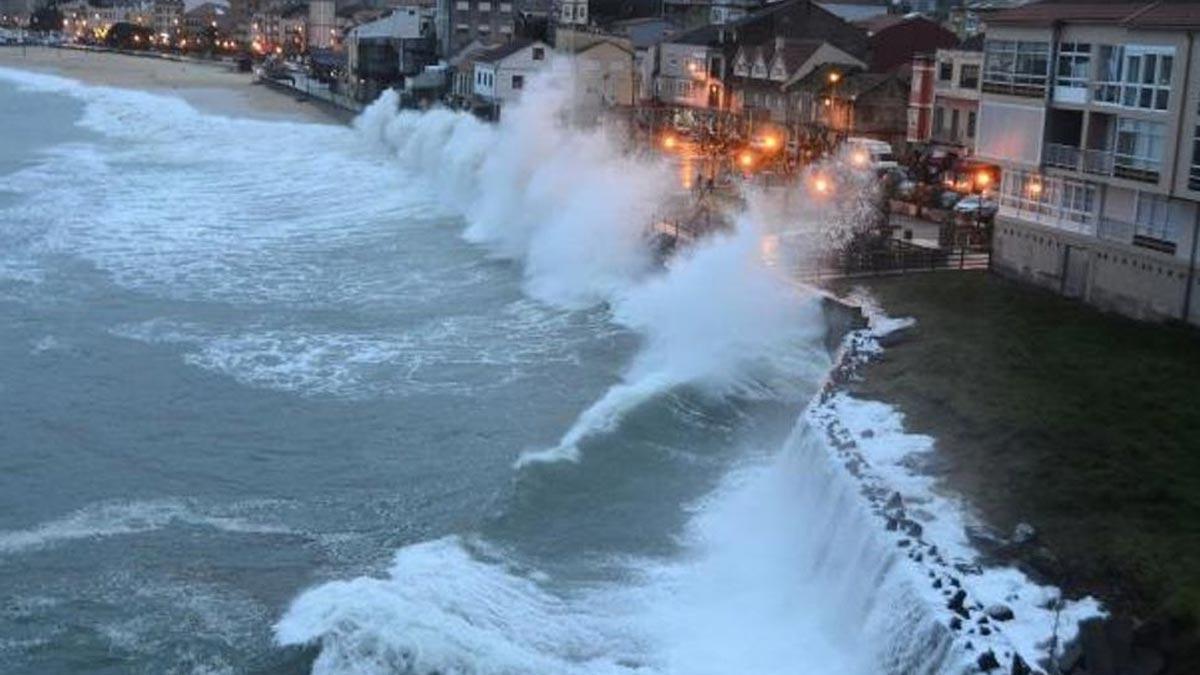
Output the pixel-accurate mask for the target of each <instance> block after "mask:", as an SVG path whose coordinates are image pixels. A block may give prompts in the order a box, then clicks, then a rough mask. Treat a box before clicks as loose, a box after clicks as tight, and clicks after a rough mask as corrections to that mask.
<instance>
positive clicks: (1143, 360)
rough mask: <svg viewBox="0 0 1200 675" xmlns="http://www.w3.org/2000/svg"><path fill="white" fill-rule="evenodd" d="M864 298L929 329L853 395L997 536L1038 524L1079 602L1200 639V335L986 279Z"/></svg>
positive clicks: (928, 277) (886, 283) (874, 285)
mask: <svg viewBox="0 0 1200 675" xmlns="http://www.w3.org/2000/svg"><path fill="white" fill-rule="evenodd" d="M851 285H858V286H863V287H865V288H867V289H868V290H869V291H870V292H871V293H872V295H874V297H875V298H877V299H878V300H879V301H880V303H881V304H882V305H883V307H884V308H885V309H886V311H887V312H888V313H889V314H890V315H892V316H912V317H915V318H916V319H917V325H916V327H915V328H914V329H912V333H911V335H910V336H909V338H908V339H905V340H903V341H901V342H900V343H899V344H896V345H894V346H893V347H891V348H889V349H888V350H886V351H885V353H884V355H883V356H882V358H881V359H880V360H879V361H877V362H875V363H873V364H872V365H870V366H868V369H867V370H866V372H865V377H864V381H863V382H861V383H859V384H857V385H855V391H856V393H857V394H859V395H862V396H864V397H867V398H873V399H877V400H883V401H887V402H890V403H893V404H896V405H898V406H899V407H900V409H901V410H902V411H904V412H905V413H906V416H907V425H908V427H909V428H910V429H911V430H913V431H918V432H922V433H928V434H930V435H932V436H934V437H935V438H936V439H937V444H938V447H939V450H940V452H939V458H940V459H941V460H942V461H944V462H945V464H944V471H945V476H944V478H945V481H946V482H947V484H948V485H949V486H950V487H951V488H953V489H955V490H958V491H961V492H962V493H964V494H966V495H968V497H969V500H970V501H971V503H972V504H974V505H975V506H976V507H978V508H979V510H980V512H981V513H982V515H983V516H984V517H985V519H987V520H988V521H989V522H990V523H992V524H993V525H995V526H996V527H999V528H1001V529H1003V530H1006V531H1011V528H1012V527H1013V526H1014V525H1015V524H1016V523H1018V522H1021V521H1025V522H1029V523H1032V524H1033V525H1034V526H1035V527H1036V528H1037V529H1038V532H1039V536H1040V538H1041V540H1042V541H1043V543H1044V544H1045V545H1046V546H1047V547H1048V548H1049V549H1050V550H1051V551H1052V552H1053V553H1054V554H1055V555H1056V556H1057V557H1058V558H1059V560H1060V561H1061V567H1062V575H1063V578H1062V579H1060V580H1058V581H1059V582H1060V583H1062V584H1063V585H1064V586H1066V587H1067V589H1068V590H1069V591H1073V592H1076V593H1084V592H1087V593H1094V594H1096V595H1098V596H1099V597H1101V598H1103V599H1104V600H1105V601H1106V602H1107V603H1108V604H1109V606H1110V607H1112V608H1113V609H1115V610H1117V611H1122V612H1129V613H1132V614H1134V615H1136V616H1139V617H1143V618H1145V617H1168V618H1172V619H1174V620H1175V623H1176V625H1182V626H1190V628H1188V629H1186V631H1185V633H1188V634H1190V636H1191V637H1190V639H1187V638H1185V640H1188V641H1191V640H1195V636H1196V628H1195V626H1196V618H1197V617H1200V395H1198V394H1200V333H1198V332H1197V331H1195V330H1193V329H1189V328H1185V327H1182V326H1170V325H1154V324H1146V323H1138V322H1134V321H1131V320H1127V319H1124V318H1121V317H1116V316H1112V315H1108V314H1103V313H1100V312H1098V311H1096V310H1093V309H1091V308H1088V307H1086V306H1083V305H1081V304H1078V303H1075V302H1072V301H1069V300H1066V299H1063V298H1060V297H1058V296H1056V295H1053V294H1050V293H1048V292H1044V291H1041V290H1036V289H1031V288H1028V287H1025V286H1021V285H1017V284H1015V283H1013V282H1009V281H1006V280H1003V279H1000V278H997V277H994V276H990V275H987V274H985V273H962V272H946V273H925V274H916V275H907V276H897V277H888V278H879V279H871V280H867V281H865V282H854V283H853V284H847V285H845V286H843V287H842V288H840V289H838V290H846V289H847V288H848V287H849V286H851ZM1180 621H1182V623H1179V622H1180ZM1193 644H1194V643H1193ZM1187 651H1189V652H1190V651H1191V650H1190V649H1189V650H1187Z"/></svg>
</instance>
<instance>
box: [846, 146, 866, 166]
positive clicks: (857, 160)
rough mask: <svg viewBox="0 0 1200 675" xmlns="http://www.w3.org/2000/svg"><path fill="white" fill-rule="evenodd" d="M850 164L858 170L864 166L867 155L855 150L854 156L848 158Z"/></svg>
mask: <svg viewBox="0 0 1200 675" xmlns="http://www.w3.org/2000/svg"><path fill="white" fill-rule="evenodd" d="M850 163H851V164H853V165H854V166H857V167H859V168H862V167H864V166H866V165H867V153H866V152H863V151H862V150H855V151H854V154H853V155H851V156H850Z"/></svg>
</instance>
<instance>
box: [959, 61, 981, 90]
mask: <svg viewBox="0 0 1200 675" xmlns="http://www.w3.org/2000/svg"><path fill="white" fill-rule="evenodd" d="M958 86H960V87H962V88H963V89H978V88H979V66H977V65H975V64H963V66H962V68H960V69H959V71H958Z"/></svg>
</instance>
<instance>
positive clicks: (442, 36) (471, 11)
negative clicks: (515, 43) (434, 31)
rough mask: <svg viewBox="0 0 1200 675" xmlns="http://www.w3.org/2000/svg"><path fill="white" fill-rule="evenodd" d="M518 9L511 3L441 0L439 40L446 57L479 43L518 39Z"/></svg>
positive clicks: (439, 7)
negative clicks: (471, 44) (476, 42)
mask: <svg viewBox="0 0 1200 675" xmlns="http://www.w3.org/2000/svg"><path fill="white" fill-rule="evenodd" d="M517 9H518V8H517V7H516V6H515V5H514V4H513V1H512V0H439V2H438V8H437V16H438V21H439V26H438V39H439V44H440V45H441V49H440V51H441V53H442V54H443V55H444V56H449V55H451V54H456V53H458V52H460V51H461V50H462V49H463V48H464V47H466V46H467V45H469V44H470V43H472V42H474V41H476V40H478V41H479V42H481V43H483V44H501V43H504V42H509V41H510V40H513V39H514V37H515V35H516V26H517Z"/></svg>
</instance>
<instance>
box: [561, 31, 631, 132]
mask: <svg viewBox="0 0 1200 675" xmlns="http://www.w3.org/2000/svg"><path fill="white" fill-rule="evenodd" d="M575 63H576V65H575V70H576V87H577V88H578V94H579V97H580V100H579V101H578V103H579V106H580V107H581V108H582V109H583V110H585V111H588V112H589V113H592V114H599V112H600V111H603V110H607V109H610V108H614V107H617V106H627V107H632V106H633V104H634V103H635V102H636V87H637V77H636V68H635V64H634V53H633V47H632V46H631V45H630V44H629V41H628V40H622V39H619V38H609V39H604V40H600V41H598V42H595V43H593V44H591V45H589V46H587V47H584V48H582V49H580V50H579V51H577V52H576V60H575Z"/></svg>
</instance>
